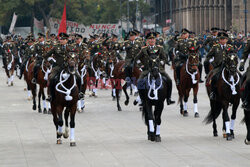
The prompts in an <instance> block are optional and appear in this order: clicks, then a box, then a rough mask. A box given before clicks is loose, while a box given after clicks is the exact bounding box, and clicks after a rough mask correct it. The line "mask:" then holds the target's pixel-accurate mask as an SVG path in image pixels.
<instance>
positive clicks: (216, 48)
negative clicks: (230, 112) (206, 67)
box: [205, 32, 233, 100]
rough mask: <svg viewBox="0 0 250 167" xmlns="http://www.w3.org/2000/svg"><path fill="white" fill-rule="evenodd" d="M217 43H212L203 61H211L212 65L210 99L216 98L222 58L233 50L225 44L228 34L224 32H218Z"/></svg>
mask: <svg viewBox="0 0 250 167" xmlns="http://www.w3.org/2000/svg"><path fill="white" fill-rule="evenodd" d="M218 38H219V43H218V44H215V45H213V47H212V48H211V50H210V51H209V53H208V54H207V57H206V60H205V62H211V63H212V65H213V68H214V69H213V70H212V71H211V72H212V75H213V76H212V78H211V93H210V96H209V97H210V99H212V100H214V99H215V98H216V87H215V86H216V82H217V80H218V77H219V76H220V74H221V71H222V69H223V66H224V65H223V58H225V56H226V54H227V52H232V51H233V46H232V45H230V44H227V42H228V35H227V34H226V33H224V32H219V33H218Z"/></svg>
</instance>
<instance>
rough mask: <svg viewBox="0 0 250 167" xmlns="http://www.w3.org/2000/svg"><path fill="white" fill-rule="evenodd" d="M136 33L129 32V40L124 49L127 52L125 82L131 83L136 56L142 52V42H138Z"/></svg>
mask: <svg viewBox="0 0 250 167" xmlns="http://www.w3.org/2000/svg"><path fill="white" fill-rule="evenodd" d="M135 38H136V33H135V32H134V31H130V32H129V40H127V41H125V42H124V45H123V49H124V50H125V51H126V57H125V76H126V78H125V81H126V82H128V83H131V76H132V69H133V64H134V58H135V56H136V55H137V54H138V53H139V52H140V50H141V42H139V41H136V40H135Z"/></svg>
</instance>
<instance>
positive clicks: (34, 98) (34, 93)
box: [31, 84, 36, 110]
mask: <svg viewBox="0 0 250 167" xmlns="http://www.w3.org/2000/svg"><path fill="white" fill-rule="evenodd" d="M31 92H32V96H33V107H32V108H33V110H36V85H35V84H34V85H33V86H32V88H31Z"/></svg>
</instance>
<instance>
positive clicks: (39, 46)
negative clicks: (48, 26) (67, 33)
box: [32, 33, 45, 83]
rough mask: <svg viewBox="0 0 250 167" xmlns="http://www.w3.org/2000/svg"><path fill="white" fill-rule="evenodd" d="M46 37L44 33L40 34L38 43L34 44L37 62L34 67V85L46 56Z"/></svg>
mask: <svg viewBox="0 0 250 167" xmlns="http://www.w3.org/2000/svg"><path fill="white" fill-rule="evenodd" d="M44 38H45V35H44V34H42V33H38V41H37V42H36V43H35V44H34V56H35V57H36V62H35V66H34V72H33V79H32V83H36V80H37V75H38V69H39V68H40V67H41V65H42V61H43V56H44V54H45V40H44Z"/></svg>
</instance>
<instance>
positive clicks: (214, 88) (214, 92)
mask: <svg viewBox="0 0 250 167" xmlns="http://www.w3.org/2000/svg"><path fill="white" fill-rule="evenodd" d="M215 84H216V81H215V76H213V77H212V78H211V93H210V95H209V98H210V99H211V100H215V99H216V86H215Z"/></svg>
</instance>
